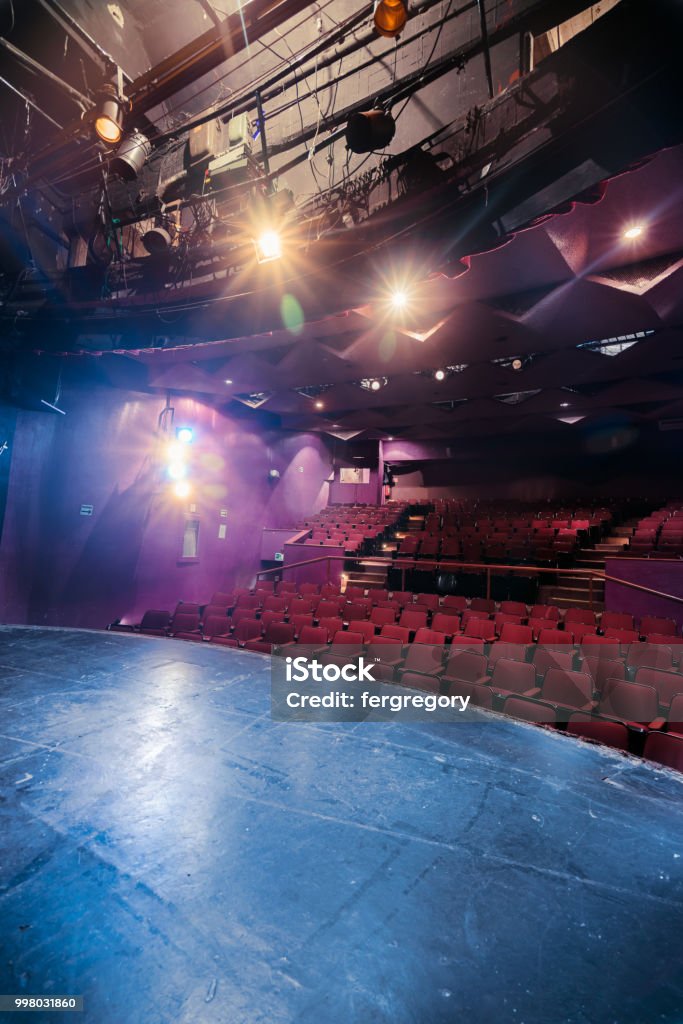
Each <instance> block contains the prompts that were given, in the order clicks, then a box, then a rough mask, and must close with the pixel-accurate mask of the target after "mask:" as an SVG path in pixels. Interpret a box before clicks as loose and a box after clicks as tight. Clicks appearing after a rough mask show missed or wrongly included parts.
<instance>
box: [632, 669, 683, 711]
mask: <svg viewBox="0 0 683 1024" xmlns="http://www.w3.org/2000/svg"><path fill="white" fill-rule="evenodd" d="M634 682H636V683H640V685H641V686H654V688H655V690H656V691H657V697H658V699H659V703H660V704H661V705H662V706H663V707H668V706H669V705H670V704H671V701H672V700H673V698H674V697H675V696H676V694H677V693H683V676H681V675H680V673H679V672H662V671H661V670H660V669H656V668H639V669H638V671H637V672H636V674H635V679H634Z"/></svg>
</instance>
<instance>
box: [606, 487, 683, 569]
mask: <svg viewBox="0 0 683 1024" xmlns="http://www.w3.org/2000/svg"><path fill="white" fill-rule="evenodd" d="M621 555H622V557H624V556H625V557H630V558H683V501H671V502H668V503H667V504H666V505H664V506H663V507H662V508H660V509H658V510H657V511H655V512H651V513H650V514H649V515H648V516H646V517H645V518H643V519H641V520H640V521H639V523H638V524H637V526H636V527H635V530H634V532H633V536H632V537H631V538H630V540H629V544H628V547H627V548H625V549H624V550H623V551H622V552H621Z"/></svg>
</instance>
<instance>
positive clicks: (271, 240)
mask: <svg viewBox="0 0 683 1024" xmlns="http://www.w3.org/2000/svg"><path fill="white" fill-rule="evenodd" d="M256 255H257V257H258V261H259V263H270V262H271V261H272V260H279V259H280V258H281V256H282V239H281V238H280V235H279V234H278V232H277V231H273V229H272V228H270V229H268V230H266V231H262V232H261V234H260V235H259V236H258V238H257V239H256Z"/></svg>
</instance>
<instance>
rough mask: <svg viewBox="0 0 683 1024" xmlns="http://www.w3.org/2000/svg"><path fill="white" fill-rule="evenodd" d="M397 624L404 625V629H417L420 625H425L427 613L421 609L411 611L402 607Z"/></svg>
mask: <svg viewBox="0 0 683 1024" xmlns="http://www.w3.org/2000/svg"><path fill="white" fill-rule="evenodd" d="M398 624H399V626H404V627H405V628H406V629H410V630H415V629H419V628H420V626H426V625H427V613H426V612H421V611H417V612H416V611H411V610H410V609H409V608H404V609H403V611H402V612H401V617H400V619H399V620H398Z"/></svg>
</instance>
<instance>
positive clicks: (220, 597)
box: [209, 590, 236, 608]
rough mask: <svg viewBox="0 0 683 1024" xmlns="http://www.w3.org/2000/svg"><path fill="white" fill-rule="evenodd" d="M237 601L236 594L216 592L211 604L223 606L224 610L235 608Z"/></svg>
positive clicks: (212, 596) (222, 591)
mask: <svg viewBox="0 0 683 1024" xmlns="http://www.w3.org/2000/svg"><path fill="white" fill-rule="evenodd" d="M235 601H236V597H235V595H234V594H232V593H229V592H228V591H224V590H215V591H214V592H213V594H212V595H211V600H210V601H209V604H213V605H221V606H222V607H223V608H233V607H234V606H235Z"/></svg>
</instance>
